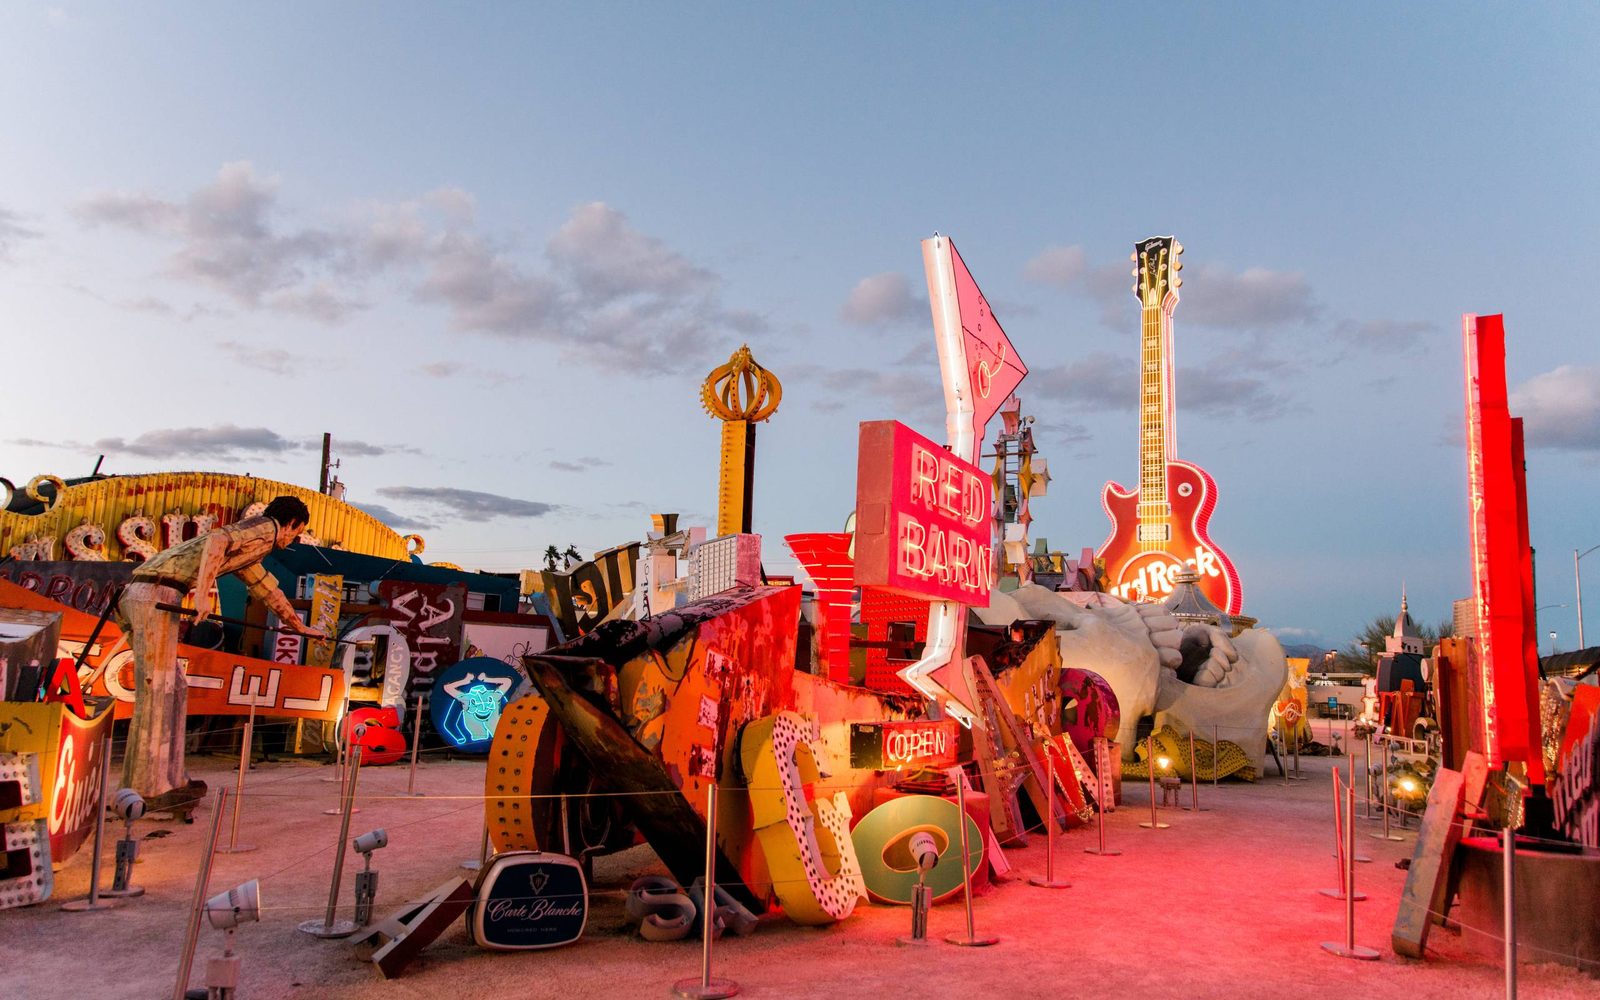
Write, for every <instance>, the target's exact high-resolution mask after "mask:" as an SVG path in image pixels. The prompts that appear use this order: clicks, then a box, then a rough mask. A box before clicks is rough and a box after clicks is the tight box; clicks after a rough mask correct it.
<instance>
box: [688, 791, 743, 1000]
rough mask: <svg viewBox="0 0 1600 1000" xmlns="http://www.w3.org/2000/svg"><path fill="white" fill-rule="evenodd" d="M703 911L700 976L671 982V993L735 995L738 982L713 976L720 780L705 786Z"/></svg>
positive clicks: (709, 997)
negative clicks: (712, 940) (712, 942)
mask: <svg viewBox="0 0 1600 1000" xmlns="http://www.w3.org/2000/svg"><path fill="white" fill-rule="evenodd" d="M701 898H702V899H703V900H704V902H703V904H702V905H701V911H700V925H701V926H700V976H699V978H697V979H680V980H678V981H677V982H676V983H673V984H672V995H673V996H675V997H685V998H689V1000H720V998H722V997H731V996H736V995H737V994H738V992H739V984H738V983H736V982H734V981H733V980H731V979H713V978H711V938H712V935H713V932H714V930H715V928H716V923H717V783H716V782H715V781H712V782H711V783H710V784H708V785H707V786H706V884H705V895H704V896H703V897H701Z"/></svg>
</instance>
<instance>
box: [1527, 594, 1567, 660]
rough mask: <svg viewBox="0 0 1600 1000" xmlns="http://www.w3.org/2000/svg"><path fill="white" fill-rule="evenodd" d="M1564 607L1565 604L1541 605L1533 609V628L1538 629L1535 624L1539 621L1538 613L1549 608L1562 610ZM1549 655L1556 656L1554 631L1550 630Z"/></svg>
mask: <svg viewBox="0 0 1600 1000" xmlns="http://www.w3.org/2000/svg"><path fill="white" fill-rule="evenodd" d="M1564 607H1566V605H1565V604H1541V605H1539V606H1538V607H1537V608H1534V609H1533V620H1534V622H1535V625H1534V627H1535V628H1538V625H1537V622H1538V621H1539V612H1541V611H1546V610H1549V609H1550V608H1564ZM1550 655H1551V656H1554V655H1556V630H1555V629H1550Z"/></svg>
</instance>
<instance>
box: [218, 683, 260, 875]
mask: <svg viewBox="0 0 1600 1000" xmlns="http://www.w3.org/2000/svg"><path fill="white" fill-rule="evenodd" d="M255 731H256V700H255V699H254V698H251V699H250V719H249V721H248V722H246V723H245V724H244V738H243V739H242V740H241V741H240V743H239V777H238V778H236V779H235V780H234V783H233V829H232V830H231V831H230V832H229V834H228V846H227V847H219V848H217V853H218V854H243V853H245V852H246V851H253V850H255V849H256V847H255V845H254V844H241V843H239V812H240V810H242V809H243V808H244V773H245V771H247V770H249V768H250V744H251V742H252V737H254V735H255Z"/></svg>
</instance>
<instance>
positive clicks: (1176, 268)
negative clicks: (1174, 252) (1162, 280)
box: [1172, 260, 1183, 271]
mask: <svg viewBox="0 0 1600 1000" xmlns="http://www.w3.org/2000/svg"><path fill="white" fill-rule="evenodd" d="M1172 269H1173V270H1174V271H1181V270H1183V261H1181V260H1175V261H1173V262H1172Z"/></svg>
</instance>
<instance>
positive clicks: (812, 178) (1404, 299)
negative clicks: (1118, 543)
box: [0, 2, 1600, 650]
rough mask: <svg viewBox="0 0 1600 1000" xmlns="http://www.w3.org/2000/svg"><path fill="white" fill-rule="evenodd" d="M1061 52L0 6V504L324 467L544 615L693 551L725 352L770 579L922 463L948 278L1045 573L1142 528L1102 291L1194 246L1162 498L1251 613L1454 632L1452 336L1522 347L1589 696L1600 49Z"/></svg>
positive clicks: (1425, 22) (1060, 36) (1516, 358)
mask: <svg viewBox="0 0 1600 1000" xmlns="http://www.w3.org/2000/svg"><path fill="white" fill-rule="evenodd" d="M1065 7H1066V5H1028V4H1022V3H1016V4H1007V5H956V4H943V3H917V4H909V3H906V4H876V5H861V4H827V3H817V4H805V5H779V4H753V5H752V4H718V3H696V4H685V5H668V4H654V3H649V4H647V3H640V4H608V3H599V4H595V3H588V4H573V5H558V4H551V3H546V4H538V5H532V4H528V5H518V4H474V5H444V4H440V5H420V4H407V3H386V4H357V3H347V4H337V5H325V4H311V3H289V4H283V5H242V4H226V3H224V4H212V3H206V4H186V3H171V4H161V5H147V4H141V5H128V4H110V5H100V4H74V3H64V4H39V3H29V2H18V3H10V4H6V5H3V6H0V345H3V346H0V351H3V353H0V359H3V360H0V370H3V371H4V372H5V374H6V376H7V377H6V378H5V379H4V385H5V392H6V403H7V405H6V407H5V419H4V424H3V426H0V475H3V476H5V477H7V478H8V479H10V480H11V481H12V482H15V483H19V484H20V483H22V482H25V481H26V480H27V479H29V478H31V477H32V476H34V475H37V474H40V473H51V474H55V475H60V476H65V477H70V476H74V475H84V474H87V473H88V472H89V471H90V469H92V468H93V466H94V463H95V461H96V458H97V457H98V456H99V455H102V454H103V455H105V462H104V471H106V472H111V473H136V472H149V471H176V470H183V469H203V470H208V471H219V472H230V473H246V472H248V473H251V474H254V475H257V476H263V477H273V478H279V479H286V480H289V481H293V482H298V483H302V484H305V485H307V486H310V487H312V488H315V486H316V482H317V473H318V461H319V453H318V449H319V447H320V441H321V435H322V434H323V433H324V432H328V433H331V434H332V435H333V442H334V445H333V447H334V453H335V456H336V457H337V458H338V459H339V460H340V461H341V466H340V468H339V469H338V475H339V477H340V478H341V479H342V480H343V481H344V482H345V483H346V484H347V485H348V491H349V492H348V495H347V497H348V499H350V500H351V501H353V502H355V503H358V504H361V505H363V506H365V507H366V508H367V509H369V510H371V511H373V512H374V513H375V514H377V515H378V516H380V517H382V518H383V519H384V520H386V521H387V522H388V523H390V524H391V525H392V526H394V527H395V528H397V529H398V530H401V531H406V532H410V531H416V532H418V533H420V534H422V535H423V536H424V537H425V538H426V539H427V545H428V547H427V555H426V557H427V558H429V559H440V560H450V561H454V562H458V563H460V564H462V565H464V566H467V567H469V568H481V569H493V570H507V569H516V568H521V567H534V566H538V565H540V558H539V557H540V554H541V553H542V552H543V550H544V548H545V547H546V546H547V545H550V544H555V545H557V546H558V547H561V548H565V547H566V546H567V545H568V544H576V545H577V546H578V547H579V548H580V549H584V550H586V551H592V550H598V549H601V548H605V547H609V546H611V545H616V544H620V543H622V542H625V541H628V540H632V539H638V538H641V537H643V534H644V532H645V530H646V529H647V528H648V526H649V520H648V515H649V513H650V512H653V511H678V512H681V513H682V514H683V520H684V523H687V524H710V523H711V522H712V521H713V519H714V511H715V495H716V479H717V457H718V427H717V425H716V423H715V422H714V421H713V420H712V419H710V418H709V417H708V416H707V415H706V414H705V413H704V412H703V411H702V409H701V407H700V404H699V398H698V390H699V383H700V380H701V379H702V378H703V377H704V376H705V375H706V373H707V372H709V371H710V370H711V369H712V368H713V367H715V366H716V365H718V364H721V363H723V362H724V361H726V360H727V358H728V356H729V355H730V354H731V353H732V352H733V351H734V350H735V349H737V348H738V347H739V346H740V345H741V344H746V343H747V344H749V346H750V348H751V350H752V352H753V353H754V356H755V358H756V360H757V361H758V362H760V363H761V364H762V365H763V366H765V367H767V368H768V369H770V370H771V371H773V372H774V373H775V374H776V375H777V376H778V378H779V379H780V380H781V381H782V384H783V390H784V395H783V402H782V405H781V407H780V408H779V410H778V412H777V413H776V415H775V416H774V417H773V418H772V419H771V420H770V422H768V423H766V424H763V425H761V426H760V429H759V433H758V441H757V460H756V485H755V512H754V520H755V530H756V531H758V532H760V533H761V534H762V535H763V536H764V538H765V542H764V555H765V560H766V563H767V567H768V570H769V572H785V571H788V570H790V569H791V568H792V566H793V560H792V557H791V556H790V555H789V553H788V552H787V550H786V549H785V548H784V547H783V546H782V544H781V541H780V539H781V536H783V535H784V534H788V533H795V532H803V531H833V530H839V529H840V528H841V527H842V526H843V524H844V521H845V518H846V516H847V515H848V514H849V512H850V510H851V508H852V507H853V505H854V489H855V483H854V474H855V461H856V457H855V449H856V428H857V425H858V423H859V422H860V421H863V420H877V419H888V418H893V419H898V420H902V421H905V422H906V423H908V424H910V425H911V426H913V427H914V428H917V429H919V430H921V431H922V432H923V433H925V434H927V435H929V436H932V437H940V436H941V435H942V427H943V402H942V394H941V390H940V386H939V375H938V362H937V358H936V355H935V351H934V342H933V335H932V326H931V322H930V317H929V309H928V304H927V289H926V282H925V279H924V277H923V274H922V261H921V252H920V249H919V242H920V241H921V240H922V239H923V238H925V237H927V236H929V235H931V234H932V233H934V232H936V231H937V232H940V233H944V234H947V235H949V236H951V237H952V238H953V239H954V241H955V242H956V245H957V246H958V247H959V248H960V251H961V254H962V256H963V258H964V259H965V261H966V263H967V264H968V266H969V267H970V268H971V269H972V272H973V274H974V275H975V277H976V278H977V280H978V281H979V282H980V284H981V285H982V287H983V289H984V292H985V293H986V295H987V297H988V298H989V300H990V302H991V303H992V305H993V307H994V310H995V314H996V316H997V317H998V319H999V320H1000V321H1001V322H1002V323H1003V324H1004V326H1005V329H1006V331H1007V332H1008V334H1009V335H1010V337H1011V340H1012V341H1013V343H1014V344H1015V345H1016V347H1017V350H1018V352H1019V354H1020V355H1021V356H1022V358H1023V359H1024V360H1025V361H1026V363H1027V364H1028V365H1029V367H1030V369H1031V374H1030V376H1029V377H1028V378H1027V379H1026V380H1025V381H1024V382H1023V383H1022V385H1021V387H1020V389H1019V394H1020V396H1021V398H1022V404H1023V410H1024V412H1025V413H1027V414H1031V415H1033V416H1034V417H1035V418H1036V423H1035V425H1034V426H1035V431H1036V437H1037V441H1038V443H1039V445H1040V453H1041V454H1042V455H1043V456H1045V457H1046V458H1047V459H1048V460H1049V465H1050V470H1051V474H1052V476H1053V480H1054V481H1053V482H1052V484H1051V486H1050V491H1049V494H1048V496H1046V497H1044V498H1042V499H1038V500H1036V501H1035V502H1034V504H1033V513H1034V517H1035V521H1034V525H1033V535H1032V537H1034V538H1038V537H1045V538H1047V539H1048V540H1049V543H1050V546H1051V547H1052V548H1055V549H1061V550H1064V551H1067V552H1069V553H1073V554H1076V553H1077V552H1078V551H1079V550H1080V549H1082V548H1084V547H1092V546H1097V545H1099V544H1100V543H1101V542H1102V541H1103V540H1104V538H1105V536H1106V533H1107V530H1108V523H1107V520H1106V516H1105V514H1104V512H1103V511H1102V510H1101V507H1100V492H1101V488H1102V485H1103V484H1104V483H1105V482H1106V481H1107V480H1118V481H1121V482H1123V483H1125V484H1126V483H1133V482H1136V480H1137V446H1136V434H1137V414H1136V402H1137V398H1136V397H1137V391H1138V390H1137V378H1138V374H1137V364H1138V343H1139V341H1138V338H1139V311H1138V304H1137V302H1136V301H1135V299H1134V298H1133V296H1132V294H1131V292H1130V290H1129V286H1130V284H1131V280H1130V279H1129V277H1128V269H1129V264H1128V263H1127V258H1128V253H1129V251H1131V249H1132V247H1133V244H1134V243H1135V242H1136V241H1138V240H1140V239H1143V238H1145V237H1148V236H1152V235H1166V234H1173V235H1176V236H1177V237H1178V238H1179V240H1181V241H1182V242H1183V244H1184V246H1185V248H1186V252H1185V255H1184V258H1183V259H1184V262H1185V265H1186V266H1185V270H1184V273H1183V277H1184V278H1185V284H1184V287H1183V290H1182V299H1181V301H1180V302H1179V304H1178V306H1177V309H1176V311H1175V314H1174V338H1175V341H1174V343H1175V347H1174V353H1175V355H1176V358H1175V360H1176V384H1177V389H1176V399H1177V415H1176V450H1177V454H1178V456H1179V457H1181V458H1184V459H1186V460H1189V461H1192V462H1194V463H1196V464H1198V465H1200V466H1202V467H1204V468H1205V469H1207V470H1208V471H1209V472H1210V473H1211V474H1212V475H1213V476H1214V477H1215V479H1216V481H1217V484H1218V492H1219V497H1218V505H1217V509H1216V512H1215V516H1214V518H1213V520H1212V522H1211V535H1212V538H1213V539H1214V540H1215V542H1216V543H1217V545H1218V546H1219V547H1220V548H1221V549H1222V550H1223V551H1225V552H1226V553H1227V554H1228V555H1229V556H1230V557H1231V558H1232V560H1233V562H1234V564H1235V565H1236V566H1237V568H1238V570H1239V573H1240V576H1241V579H1242V581H1243V588H1244V601H1245V612H1246V613H1247V614H1251V615H1253V616H1255V617H1257V618H1259V619H1260V620H1261V622H1262V624H1263V625H1265V626H1268V627H1271V628H1273V629H1274V630H1275V631H1276V632H1277V633H1278V634H1279V635H1280V636H1281V637H1282V638H1283V639H1284V640H1285V641H1286V642H1306V643H1315V644H1317V645H1322V646H1335V645H1343V644H1344V643H1345V642H1346V641H1348V640H1349V639H1350V638H1351V636H1352V635H1353V634H1354V632H1355V631H1356V630H1357V629H1358V628H1359V627H1360V626H1361V625H1362V624H1364V623H1365V622H1367V621H1369V620H1371V619H1372V618H1373V617H1375V616H1377V615H1379V614H1384V613H1388V614H1393V613H1394V612H1395V610H1396V608H1397V604H1398V600H1399V595H1400V591H1401V588H1402V587H1404V588H1405V589H1406V591H1407V593H1408V595H1409V599H1410V607H1411V611H1412V614H1413V615H1414V616H1415V617H1417V618H1418V619H1419V620H1422V621H1425V622H1429V623H1433V622H1438V621H1442V620H1446V619H1448V617H1449V615H1450V602H1451V601H1452V600H1454V599H1456V598H1459V597H1464V596H1466V595H1467V594H1468V593H1469V591H1470V587H1471V583H1470V569H1469V559H1468V551H1469V548H1468V547H1469V541H1468V535H1467V521H1466V494H1465V489H1466V461H1465V456H1464V452H1463V441H1464V432H1463V430H1462V419H1463V418H1462V414H1463V387H1462V381H1463V376H1462V357H1461V316H1462V314H1463V313H1466V312H1474V313H1496V312H1499V313H1504V315H1505V317H1506V329H1507V343H1508V362H1507V367H1508V380H1509V382H1510V385H1511V390H1512V411H1513V413H1514V414H1516V415H1520V416H1522V417H1524V418H1525V420H1526V427H1527V436H1528V443H1529V449H1530V450H1529V453H1528V489H1529V504H1530V528H1531V536H1532V541H1533V544H1534V546H1535V548H1536V550H1537V552H1538V556H1539V558H1538V574H1537V575H1538V587H1539V590H1538V601H1539V604H1540V605H1541V606H1544V605H1550V607H1543V609H1542V610H1541V613H1540V627H1541V636H1542V641H1541V649H1542V650H1543V649H1547V648H1548V646H1549V642H1550V640H1549V639H1548V638H1547V637H1544V633H1545V632H1547V631H1555V632H1557V633H1558V636H1557V639H1556V640H1555V642H1556V644H1557V646H1558V647H1559V648H1562V649H1571V648H1573V646H1574V645H1575V642H1576V630H1577V625H1576V617H1575V607H1574V605H1575V604H1576V599H1575V590H1574V579H1573V566H1572V554H1573V552H1574V551H1576V550H1580V549H1587V548H1588V547H1590V546H1592V545H1600V523H1597V518H1596V516H1595V514H1594V510H1595V508H1594V505H1593V504H1592V502H1591V501H1590V498H1591V497H1592V495H1593V494H1594V491H1595V485H1596V472H1597V468H1600V465H1597V460H1600V340H1597V338H1596V337H1595V335H1594V332H1593V331H1594V330H1595V328H1596V320H1597V319H1600V315H1597V313H1600V305H1597V302H1596V297H1595V296H1594V295H1592V294H1590V289H1591V287H1592V286H1593V284H1594V278H1593V276H1592V272H1593V269H1594V262H1593V260H1592V254H1593V252H1594V243H1595V237H1596V236H1597V234H1600V185H1597V184H1596V182H1595V178H1596V176H1597V167H1596V164H1597V163H1600V139H1597V135H1600V133H1597V130H1596V129H1595V128H1594V123H1595V122H1596V121H1597V120H1600V79H1597V77H1600V72H1597V69H1596V66H1597V60H1596V58H1595V53H1597V52H1600V8H1596V7H1594V6H1593V5H1583V4H1571V5H1560V4H1540V5H1519V6H1510V5H1491V4H1451V5H1429V4H1421V3H1417V4H1401V5H1391V4H1367V3H1351V4H1342V5H1334V6H1333V7H1330V6H1329V5H1300V4H1280V3H1262V4H1249V3H1240V4H1228V5H1222V4H1214V5H1213V4H1187V5H1155V6H1149V7H1147V8H1141V9H1137V10H1136V9H1134V8H1132V7H1130V6H1128V5H1098V6H1090V5H1082V9H1064V8H1065ZM996 426H997V424H996V425H991V427H990V435H989V436H990V438H991V439H992V437H993V433H994V430H995V428H996ZM1591 560H1592V561H1590V560H1586V561H1585V562H1584V563H1583V565H1584V567H1586V568H1589V570H1590V572H1591V574H1593V578H1594V580H1595V581H1596V582H1595V584H1594V594H1593V596H1592V597H1591V614H1595V613H1596V612H1595V609H1600V553H1597V554H1596V555H1595V556H1594V557H1591ZM1590 622H1591V623H1593V624H1594V627H1595V628H1596V629H1597V630H1600V621H1597V620H1596V618H1590ZM1596 635H1597V636H1600V632H1597V633H1596Z"/></svg>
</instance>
